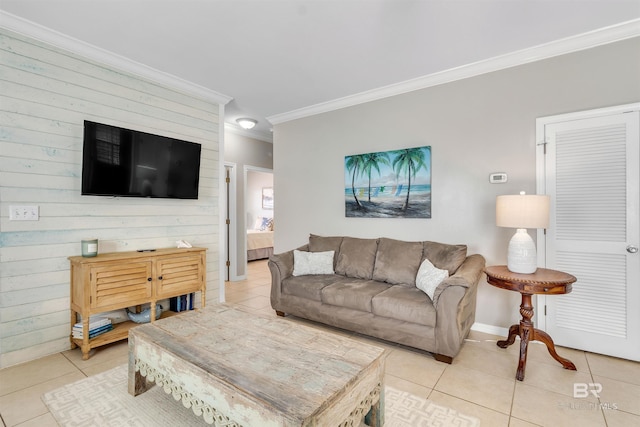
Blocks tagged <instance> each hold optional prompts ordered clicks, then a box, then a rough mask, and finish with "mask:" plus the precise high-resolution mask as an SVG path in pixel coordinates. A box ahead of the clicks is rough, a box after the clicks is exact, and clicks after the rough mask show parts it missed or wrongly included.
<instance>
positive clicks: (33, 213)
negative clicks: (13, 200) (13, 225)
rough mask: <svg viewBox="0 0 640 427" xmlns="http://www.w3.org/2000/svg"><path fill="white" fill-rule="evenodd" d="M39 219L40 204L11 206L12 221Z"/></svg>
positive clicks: (10, 215)
mask: <svg viewBox="0 0 640 427" xmlns="http://www.w3.org/2000/svg"><path fill="white" fill-rule="evenodd" d="M39 219H40V212H39V209H38V206H9V220H10V221H38V220H39Z"/></svg>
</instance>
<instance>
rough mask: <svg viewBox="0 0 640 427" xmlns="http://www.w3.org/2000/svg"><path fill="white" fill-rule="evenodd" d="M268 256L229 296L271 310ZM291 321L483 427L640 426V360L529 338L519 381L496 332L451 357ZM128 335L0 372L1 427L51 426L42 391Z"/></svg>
mask: <svg viewBox="0 0 640 427" xmlns="http://www.w3.org/2000/svg"><path fill="white" fill-rule="evenodd" d="M270 283H271V277H270V275H269V271H268V268H267V265H266V261H254V262H251V263H249V269H248V279H247V280H244V281H241V282H229V283H226V285H225V286H226V295H227V302H228V303H230V304H240V305H242V306H245V307H248V308H250V309H252V310H253V311H255V312H256V313H262V314H267V315H270V316H273V315H275V314H274V312H273V310H272V309H271V306H270V303H269V287H270ZM287 319H290V320H291V321H295V322H302V323H304V324H307V325H311V326H313V327H318V328H323V329H327V330H331V331H333V332H335V333H340V334H345V335H348V336H351V337H353V338H355V339H359V340H363V341H366V342H370V343H373V344H376V345H380V346H383V347H385V348H386V349H388V351H389V353H388V358H387V365H386V366H387V367H386V378H385V381H386V383H387V384H388V385H390V386H392V387H395V388H397V389H401V390H406V391H409V392H411V393H413V394H416V395H419V396H422V397H426V398H428V399H430V400H432V401H434V402H436V403H439V404H441V405H445V406H448V407H450V408H454V409H456V410H458V411H461V412H462V413H465V414H468V415H473V416H475V417H478V418H480V420H481V421H482V425H483V426H489V427H494V426H495V427H499V426H512V427H513V426H515V427H525V426H554V427H555V426H580V427H583V426H607V427H623V426H639V425H640V363H636V362H630V361H627V360H622V359H616V358H613V357H607V356H602V355H598V354H593V353H587V352H584V351H578V350H573V349H566V348H559V349H558V353H559V354H560V355H562V356H563V357H566V358H568V359H570V360H571V361H572V362H574V363H575V364H576V366H577V368H578V371H577V372H573V371H567V370H564V369H562V367H561V365H560V364H559V363H557V362H556V361H555V360H553V359H552V358H551V357H550V356H549V354H548V353H547V351H546V348H545V347H544V345H542V344H538V343H533V344H532V345H531V348H530V351H529V356H528V361H527V369H526V375H525V379H524V381H522V382H520V381H516V380H515V378H514V376H515V371H516V367H517V358H518V345H517V342H516V344H514V345H512V346H510V347H509V348H507V349H501V348H499V347H497V346H496V340H498V339H502V338H504V337H497V336H492V335H487V334H483V333H478V332H473V331H472V333H471V334H470V336H469V339H468V340H467V342H466V343H465V344H464V346H463V348H462V350H461V352H460V354H459V355H458V356H457V357H456V358H455V359H454V361H453V364H451V365H447V364H444V363H440V362H437V361H435V360H434V359H433V357H432V356H431V355H430V354H429V353H426V352H422V351H417V350H413V349H410V348H407V347H403V346H399V345H394V344H392V343H388V342H384V341H379V340H375V339H371V338H367V337H365V336H362V335H357V334H352V333H349V332H346V331H341V330H337V329H333V328H327V327H325V326H322V325H319V324H315V323H312V322H308V321H305V320H302V319H297V318H294V317H287ZM126 361H127V344H126V341H124V342H121V343H117V344H113V345H110V346H105V347H101V348H99V349H96V350H94V351H93V354H92V357H91V358H90V359H89V360H82V357H81V354H80V350H78V349H76V350H69V351H64V352H62V353H57V354H54V355H51V356H48V357H44V358H42V359H39V360H36V361H33V362H28V363H24V364H21V365H18V366H14V367H10V368H6V369H3V370H0V416H1V418H2V422H3V426H20V427H28V426H38V427H47V426H56V425H57V424H56V422H55V420H54V419H53V417H52V416H51V414H50V413H49V412H48V411H47V408H46V406H44V404H43V403H42V401H41V399H40V397H41V395H42V394H43V393H44V392H46V391H49V390H53V389H55V388H58V387H60V386H62V385H64V384H68V383H71V382H74V381H77V380H79V379H82V378H84V377H87V376H90V375H94V374H96V373H99V372H103V371H105V370H108V369H110V368H112V367H115V366H118V365H121V364H123V363H126ZM574 383H587V384H588V383H599V384H601V385H602V392H601V393H600V395H599V398H595V397H593V396H592V397H588V398H574V397H573V394H574Z"/></svg>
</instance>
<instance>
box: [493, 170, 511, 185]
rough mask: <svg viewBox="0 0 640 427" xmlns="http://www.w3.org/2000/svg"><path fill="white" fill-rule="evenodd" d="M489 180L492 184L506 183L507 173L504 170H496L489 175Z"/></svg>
mask: <svg viewBox="0 0 640 427" xmlns="http://www.w3.org/2000/svg"><path fill="white" fill-rule="evenodd" d="M489 182H490V183H492V184H504V183H505V182H507V174H506V173H504V172H496V173H492V174H491V175H489Z"/></svg>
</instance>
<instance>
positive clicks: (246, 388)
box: [128, 304, 385, 427]
mask: <svg viewBox="0 0 640 427" xmlns="http://www.w3.org/2000/svg"><path fill="white" fill-rule="evenodd" d="M384 353H385V350H384V349H382V348H379V347H375V346H371V345H368V344H365V343H362V342H359V341H355V340H353V339H350V338H346V337H343V336H340V335H336V334H332V333H329V332H323V331H321V330H319V329H315V328H311V327H308V326H304V325H300V324H297V323H294V322H292V321H290V320H286V319H282V318H277V317H275V316H274V317H262V316H257V315H255V314H251V313H249V312H245V311H243V310H241V309H239V308H235V307H230V306H227V305H224V304H218V305H213V306H209V307H207V308H204V309H201V310H196V311H189V312H186V313H182V314H180V315H178V316H173V317H169V318H166V319H162V320H158V321H156V322H154V323H150V324H146V325H141V326H138V327H135V328H133V329H131V330H130V331H129V384H128V387H129V393H130V394H132V395H134V396H136V395H138V394H141V393H144V392H145V391H146V390H148V389H149V388H150V387H151V386H153V384H152V383H154V382H155V383H156V384H157V385H159V386H160V387H163V388H164V390H165V391H166V392H167V393H171V394H172V395H173V397H174V398H175V399H176V400H182V403H183V404H184V406H186V407H191V408H192V409H193V411H194V413H195V414H196V415H202V416H203V417H204V419H205V421H206V422H207V423H209V424H214V425H219V426H236V425H238V426H260V427H267V426H273V427H281V426H331V427H333V426H352V425H354V426H358V425H360V423H361V422H362V419H363V417H364V416H365V414H368V415H367V420H368V422H369V425H372V426H377V427H379V426H382V425H383V424H384V384H383V377H384V359H385V354H384Z"/></svg>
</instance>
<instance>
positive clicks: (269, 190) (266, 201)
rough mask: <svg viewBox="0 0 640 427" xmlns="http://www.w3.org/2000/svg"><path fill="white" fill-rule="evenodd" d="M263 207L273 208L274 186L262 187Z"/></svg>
mask: <svg viewBox="0 0 640 427" xmlns="http://www.w3.org/2000/svg"><path fill="white" fill-rule="evenodd" d="M262 209H273V187H262Z"/></svg>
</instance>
